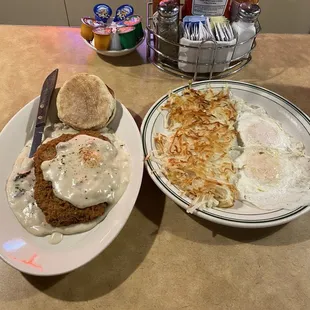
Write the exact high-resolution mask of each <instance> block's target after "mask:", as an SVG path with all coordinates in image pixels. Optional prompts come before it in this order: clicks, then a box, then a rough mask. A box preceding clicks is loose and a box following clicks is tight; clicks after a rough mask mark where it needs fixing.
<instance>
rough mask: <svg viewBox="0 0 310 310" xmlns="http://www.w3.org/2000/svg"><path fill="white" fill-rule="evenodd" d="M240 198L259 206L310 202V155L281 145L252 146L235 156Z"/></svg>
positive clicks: (291, 206)
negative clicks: (286, 148) (303, 154)
mask: <svg viewBox="0 0 310 310" xmlns="http://www.w3.org/2000/svg"><path fill="white" fill-rule="evenodd" d="M235 166H236V167H237V168H238V169H239V179H238V181H237V189H238V191H239V194H240V200H243V201H244V202H248V203H250V204H252V205H254V206H255V207H258V208H260V209H268V210H269V209H282V208H283V209H295V208H298V207H300V206H305V205H308V204H310V190H309V189H310V159H309V157H307V156H302V155H300V154H297V153H292V152H285V151H283V150H279V149H274V148H273V149H272V148H263V147H251V148H245V149H244V152H243V153H242V154H241V155H240V156H239V157H238V158H237V159H236V161H235Z"/></svg>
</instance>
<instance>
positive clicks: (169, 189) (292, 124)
mask: <svg viewBox="0 0 310 310" xmlns="http://www.w3.org/2000/svg"><path fill="white" fill-rule="evenodd" d="M209 86H211V87H212V88H214V89H215V90H220V89H222V88H223V87H224V86H229V87H230V89H231V92H232V93H233V95H235V96H237V97H239V98H242V99H244V100H245V101H246V102H247V103H249V104H253V105H258V106H262V107H263V108H264V109H265V110H266V111H267V112H268V114H269V115H270V116H272V117H273V118H275V119H276V120H278V121H280V122H281V123H282V125H283V128H284V130H286V131H287V132H288V133H289V134H290V135H292V136H293V137H295V138H296V139H298V140H299V141H302V142H303V143H304V144H305V147H306V152H307V154H310V139H309V135H310V119H309V117H308V116H307V115H306V114H305V113H303V112H302V111H301V110H300V109H299V108H297V107H296V106H295V105H294V104H292V103H291V102H289V101H288V100H286V99H285V98H283V97H281V96H279V95H278V94H276V93H274V92H271V91H269V90H267V89H264V88H262V87H258V86H255V85H252V84H247V83H242V82H236V81H212V82H209V81H202V82H197V83H194V84H193V86H192V87H193V88H194V89H199V90H202V89H206V88H207V87H209ZM186 87H187V85H186V86H183V87H180V88H177V89H175V90H174V91H173V92H174V93H177V94H181V93H182V91H183V90H184V88H186ZM167 99H168V95H165V96H164V97H162V98H161V99H159V100H158V101H157V102H156V103H155V104H154V105H153V106H152V107H151V108H150V110H149V111H148V113H147V115H146V116H145V118H144V120H143V123H142V127H141V135H142V142H143V151H144V155H145V156H147V154H149V153H150V151H151V150H153V149H155V146H154V139H153V137H154V135H155V134H156V133H167V131H166V130H165V128H164V126H163V125H164V122H163V115H162V114H161V113H160V107H161V106H162V105H163V104H165V103H166V101H167ZM146 167H147V170H148V173H149V175H150V176H151V178H152V179H153V181H154V182H155V183H156V185H157V186H158V187H159V188H160V189H161V190H162V191H163V192H164V193H165V194H166V195H167V196H168V197H170V198H171V199H172V200H173V201H174V202H175V203H176V204H178V205H179V206H181V207H182V208H184V209H187V207H188V205H189V204H190V202H191V200H190V199H189V198H187V197H184V196H182V195H181V194H180V192H179V190H178V189H177V188H176V187H174V186H173V185H171V184H170V182H169V181H168V180H167V179H166V178H165V177H163V176H160V175H159V174H158V173H157V172H156V171H158V169H159V165H158V164H156V163H155V162H152V161H150V160H148V161H147V162H146ZM309 210H310V206H300V207H299V208H297V209H295V210H284V209H281V210H257V209H253V208H250V207H247V206H245V205H243V204H242V203H240V202H237V203H236V204H235V206H234V207H233V208H229V209H220V208H214V209H209V210H208V211H199V210H197V211H195V212H194V215H197V216H199V217H201V218H204V219H207V220H210V221H212V222H215V223H218V224H223V225H227V226H233V227H243V228H258V227H271V226H277V225H281V224H285V223H287V222H289V221H291V220H293V219H295V218H297V217H298V216H300V215H302V214H304V213H306V212H308V211H309Z"/></svg>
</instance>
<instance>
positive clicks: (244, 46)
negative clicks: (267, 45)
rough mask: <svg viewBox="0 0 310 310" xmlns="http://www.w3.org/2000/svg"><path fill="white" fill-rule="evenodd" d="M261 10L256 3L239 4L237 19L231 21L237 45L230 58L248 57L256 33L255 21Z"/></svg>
mask: <svg viewBox="0 0 310 310" xmlns="http://www.w3.org/2000/svg"><path fill="white" fill-rule="evenodd" d="M260 12H261V9H260V7H259V6H258V5H257V4H249V3H242V4H241V5H240V6H239V12H238V15H237V20H236V21H235V22H233V23H232V28H233V31H234V33H235V35H236V37H237V46H236V49H235V52H234V55H233V58H232V60H235V59H237V58H239V57H242V58H248V57H249V53H250V51H251V49H252V45H253V42H254V38H255V35H256V27H255V22H256V20H257V18H258V16H259V14H260Z"/></svg>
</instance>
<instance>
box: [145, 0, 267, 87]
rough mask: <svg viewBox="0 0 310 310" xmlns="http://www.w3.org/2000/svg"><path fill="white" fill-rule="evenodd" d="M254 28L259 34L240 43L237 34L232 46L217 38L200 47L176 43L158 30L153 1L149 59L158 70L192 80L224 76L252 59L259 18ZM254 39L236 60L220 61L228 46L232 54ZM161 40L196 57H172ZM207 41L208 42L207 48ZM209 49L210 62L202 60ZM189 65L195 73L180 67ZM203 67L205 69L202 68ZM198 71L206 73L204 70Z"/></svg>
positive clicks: (149, 13)
mask: <svg viewBox="0 0 310 310" xmlns="http://www.w3.org/2000/svg"><path fill="white" fill-rule="evenodd" d="M180 11H181V10H180ZM255 27H256V34H255V35H254V36H252V37H251V38H249V39H248V40H246V41H243V42H238V37H236V42H238V43H236V44H233V45H229V46H228V45H221V44H220V42H217V41H216V40H214V39H212V40H210V41H202V42H200V43H198V46H191V45H186V44H180V43H174V42H170V41H168V40H167V39H165V38H164V37H162V36H160V35H159V34H158V33H157V32H156V26H155V23H154V13H153V2H148V3H147V26H146V29H147V33H146V43H147V58H148V61H149V62H151V63H153V64H154V65H155V66H156V67H157V68H158V69H160V70H162V71H165V72H168V73H171V74H173V75H176V76H179V77H181V78H186V79H192V80H194V81H197V80H212V79H220V78H224V77H227V76H230V75H232V74H235V73H237V72H238V71H240V70H241V69H242V68H244V67H245V66H246V65H247V64H248V63H249V62H250V61H251V60H252V55H251V52H252V51H253V49H254V48H255V46H256V36H257V34H258V33H259V32H260V30H261V27H260V24H259V22H258V21H257V22H256V24H255ZM251 40H253V44H252V47H251V50H250V52H249V51H247V52H246V53H245V54H243V55H241V56H240V57H238V58H234V60H231V59H227V60H225V61H218V56H219V54H220V53H223V52H225V49H229V50H230V52H231V54H234V53H235V50H236V48H237V47H238V46H241V45H243V44H246V43H248V42H249V41H251ZM160 42H162V43H164V44H165V45H166V46H168V47H169V46H170V47H171V49H175V48H178V50H179V51H181V50H182V49H183V50H187V51H189V50H190V51H191V53H195V55H196V56H195V58H194V59H192V60H191V61H187V60H184V59H182V57H180V54H179V55H178V57H177V58H174V57H171V56H169V55H166V54H164V53H163V52H162V51H160V49H159V48H158V46H159V43H160ZM206 43H207V44H208V46H207V47H206ZM209 43H210V44H209ZM206 50H209V51H211V55H212V56H211V58H210V59H209V60H208V61H207V62H202V61H200V60H201V59H202V58H203V57H202V56H203V55H204V54H203V53H204V52H205V51H206ZM227 51H228V50H227ZM187 65H189V66H191V67H192V68H193V70H192V72H185V71H184V70H181V69H180V67H184V66H187ZM219 67H221V68H223V70H218V69H217V70H216V68H219ZM201 68H203V69H202V70H201ZM199 71H205V72H203V73H201V72H199ZM216 71H217V72H216Z"/></svg>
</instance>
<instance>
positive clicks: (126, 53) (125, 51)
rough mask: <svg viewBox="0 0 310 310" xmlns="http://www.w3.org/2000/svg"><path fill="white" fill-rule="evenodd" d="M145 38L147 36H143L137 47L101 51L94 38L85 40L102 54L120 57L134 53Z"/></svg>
mask: <svg viewBox="0 0 310 310" xmlns="http://www.w3.org/2000/svg"><path fill="white" fill-rule="evenodd" d="M144 38H145V37H143V38H142V39H141V40H140V41H139V43H138V44H137V45H136V46H135V47H133V48H128V49H125V50H121V51H101V50H97V49H96V48H95V46H94V40H92V41H87V40H85V39H83V41H84V42H85V43H86V45H88V46H89V47H90V48H92V49H93V50H94V51H96V52H97V53H98V54H101V55H104V56H109V57H120V56H125V55H128V54H130V53H132V52H133V51H135V50H136V49H137V48H138V47H139V46H140V45H141V44H142V43H143V41H144Z"/></svg>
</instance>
